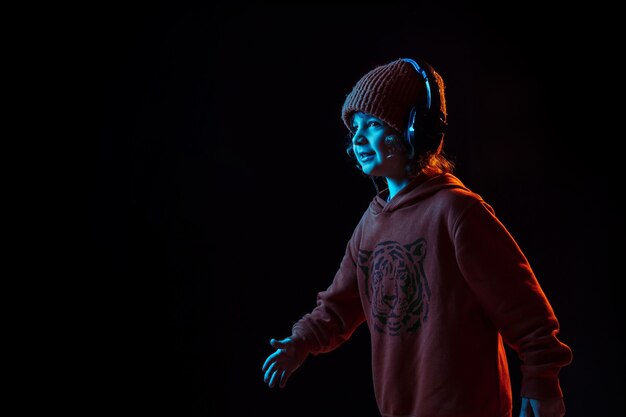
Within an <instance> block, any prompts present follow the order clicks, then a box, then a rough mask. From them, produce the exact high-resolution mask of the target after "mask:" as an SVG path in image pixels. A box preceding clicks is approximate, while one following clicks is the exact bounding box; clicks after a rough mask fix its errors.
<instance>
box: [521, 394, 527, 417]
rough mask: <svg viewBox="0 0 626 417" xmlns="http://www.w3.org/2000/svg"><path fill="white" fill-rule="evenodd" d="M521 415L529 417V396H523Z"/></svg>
mask: <svg viewBox="0 0 626 417" xmlns="http://www.w3.org/2000/svg"><path fill="white" fill-rule="evenodd" d="M519 417H528V398H525V397H522V405H521V407H520V412H519Z"/></svg>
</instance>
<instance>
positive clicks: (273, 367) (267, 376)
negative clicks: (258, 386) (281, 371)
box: [263, 362, 276, 383]
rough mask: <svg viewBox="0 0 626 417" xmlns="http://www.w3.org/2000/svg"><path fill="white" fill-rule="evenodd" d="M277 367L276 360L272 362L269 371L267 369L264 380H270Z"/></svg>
mask: <svg viewBox="0 0 626 417" xmlns="http://www.w3.org/2000/svg"><path fill="white" fill-rule="evenodd" d="M275 369H276V362H272V364H271V365H270V367H269V368H268V369H267V371H265V377H263V381H265V382H266V383H267V381H269V380H270V376H271V375H272V372H274V370H275Z"/></svg>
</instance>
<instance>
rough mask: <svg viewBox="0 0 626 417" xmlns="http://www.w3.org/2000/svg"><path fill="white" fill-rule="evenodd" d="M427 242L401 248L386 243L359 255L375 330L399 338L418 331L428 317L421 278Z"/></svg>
mask: <svg viewBox="0 0 626 417" xmlns="http://www.w3.org/2000/svg"><path fill="white" fill-rule="evenodd" d="M425 257H426V241H425V240H424V239H417V240H416V241H415V242H413V243H410V244H407V245H402V244H400V243H398V242H394V241H387V242H381V243H379V244H377V245H376V247H375V248H374V250H373V251H363V250H362V251H360V252H359V259H358V261H359V267H360V268H361V270H362V271H363V272H364V273H365V274H364V275H365V291H366V295H367V299H368V301H369V303H370V308H371V317H372V323H373V326H374V329H375V330H376V331H378V332H380V333H385V334H389V335H391V336H398V335H400V334H401V333H403V332H417V331H418V329H419V328H420V326H421V324H422V323H423V322H424V321H426V319H427V317H428V301H429V299H430V289H429V287H428V281H427V280H426V276H425V275H424V269H423V262H424V258H425Z"/></svg>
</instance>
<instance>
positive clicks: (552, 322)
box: [453, 200, 572, 399]
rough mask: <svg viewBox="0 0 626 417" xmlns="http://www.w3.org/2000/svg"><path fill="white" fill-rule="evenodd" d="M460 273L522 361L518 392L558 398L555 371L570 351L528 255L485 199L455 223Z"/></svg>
mask: <svg viewBox="0 0 626 417" xmlns="http://www.w3.org/2000/svg"><path fill="white" fill-rule="evenodd" d="M453 230H454V237H453V238H454V241H455V243H456V247H457V251H456V256H457V259H458V263H459V265H460V268H461V271H462V273H463V275H464V276H465V279H466V280H467V283H468V285H469V286H470V287H471V288H472V290H473V292H474V293H475V294H476V296H477V297H478V299H479V300H480V302H481V303H482V305H483V306H484V308H485V311H486V312H487V314H488V315H489V317H490V318H491V320H492V321H493V323H494V324H495V326H496V327H497V328H498V330H499V331H500V334H501V335H502V337H503V340H504V341H505V342H506V343H507V344H508V345H509V346H511V347H512V348H513V349H515V351H516V352H517V353H518V355H519V358H520V361H521V373H522V383H521V395H522V396H525V397H529V398H536V399H548V398H554V397H562V391H561V387H560V385H559V380H558V374H559V371H560V369H561V368H562V367H563V366H565V365H568V364H569V363H570V362H571V361H572V351H571V350H570V348H569V347H568V346H567V345H565V344H564V343H562V342H561V341H560V340H559V339H558V337H557V335H558V332H559V323H558V321H557V318H556V316H555V313H554V311H553V309H552V307H551V305H550V303H549V301H548V299H547V297H546V295H545V294H544V292H543V290H542V289H541V287H540V285H539V283H538V281H537V279H536V277H535V275H534V273H533V271H532V269H531V267H530V265H529V263H528V261H527V259H526V257H525V256H524V254H523V253H522V251H521V249H520V248H519V246H518V245H517V243H516V242H515V240H514V238H513V237H512V236H511V234H510V233H509V232H508V231H507V229H506V228H505V227H504V225H503V224H502V223H501V222H500V221H499V220H498V219H497V218H496V216H495V214H494V211H493V209H492V208H491V206H489V205H488V204H487V203H485V202H484V201H482V200H481V201H478V202H476V203H475V204H473V205H471V206H470V207H469V208H468V209H467V210H466V211H465V213H464V214H463V215H462V216H461V217H460V220H458V221H457V224H456V226H455V227H454V229H453Z"/></svg>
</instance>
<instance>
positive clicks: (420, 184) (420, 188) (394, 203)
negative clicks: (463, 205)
mask: <svg viewBox="0 0 626 417" xmlns="http://www.w3.org/2000/svg"><path fill="white" fill-rule="evenodd" d="M444 188H458V189H462V190H465V191H468V192H470V190H469V189H468V188H467V187H466V186H465V185H464V184H463V183H462V182H461V180H459V179H458V178H457V177H455V176H454V175H452V174H440V175H435V176H431V177H426V176H424V175H418V176H417V177H415V178H414V179H413V180H411V182H409V183H408V184H407V185H406V186H405V187H404V188H403V189H402V190H400V192H398V194H396V195H395V196H394V197H393V199H391V201H389V202H387V197H388V196H389V189H384V190H382V191H381V192H380V193H378V194H377V195H376V196H375V197H374V199H373V200H372V202H371V203H370V207H369V209H370V212H371V213H372V214H374V215H376V214H380V213H383V212H387V213H388V212H393V211H395V210H398V209H400V208H403V207H406V206H411V205H414V204H417V203H419V202H420V201H422V200H424V199H426V198H428V197H430V196H432V195H433V194H435V193H437V192H438V191H439V190H442V189H444Z"/></svg>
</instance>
